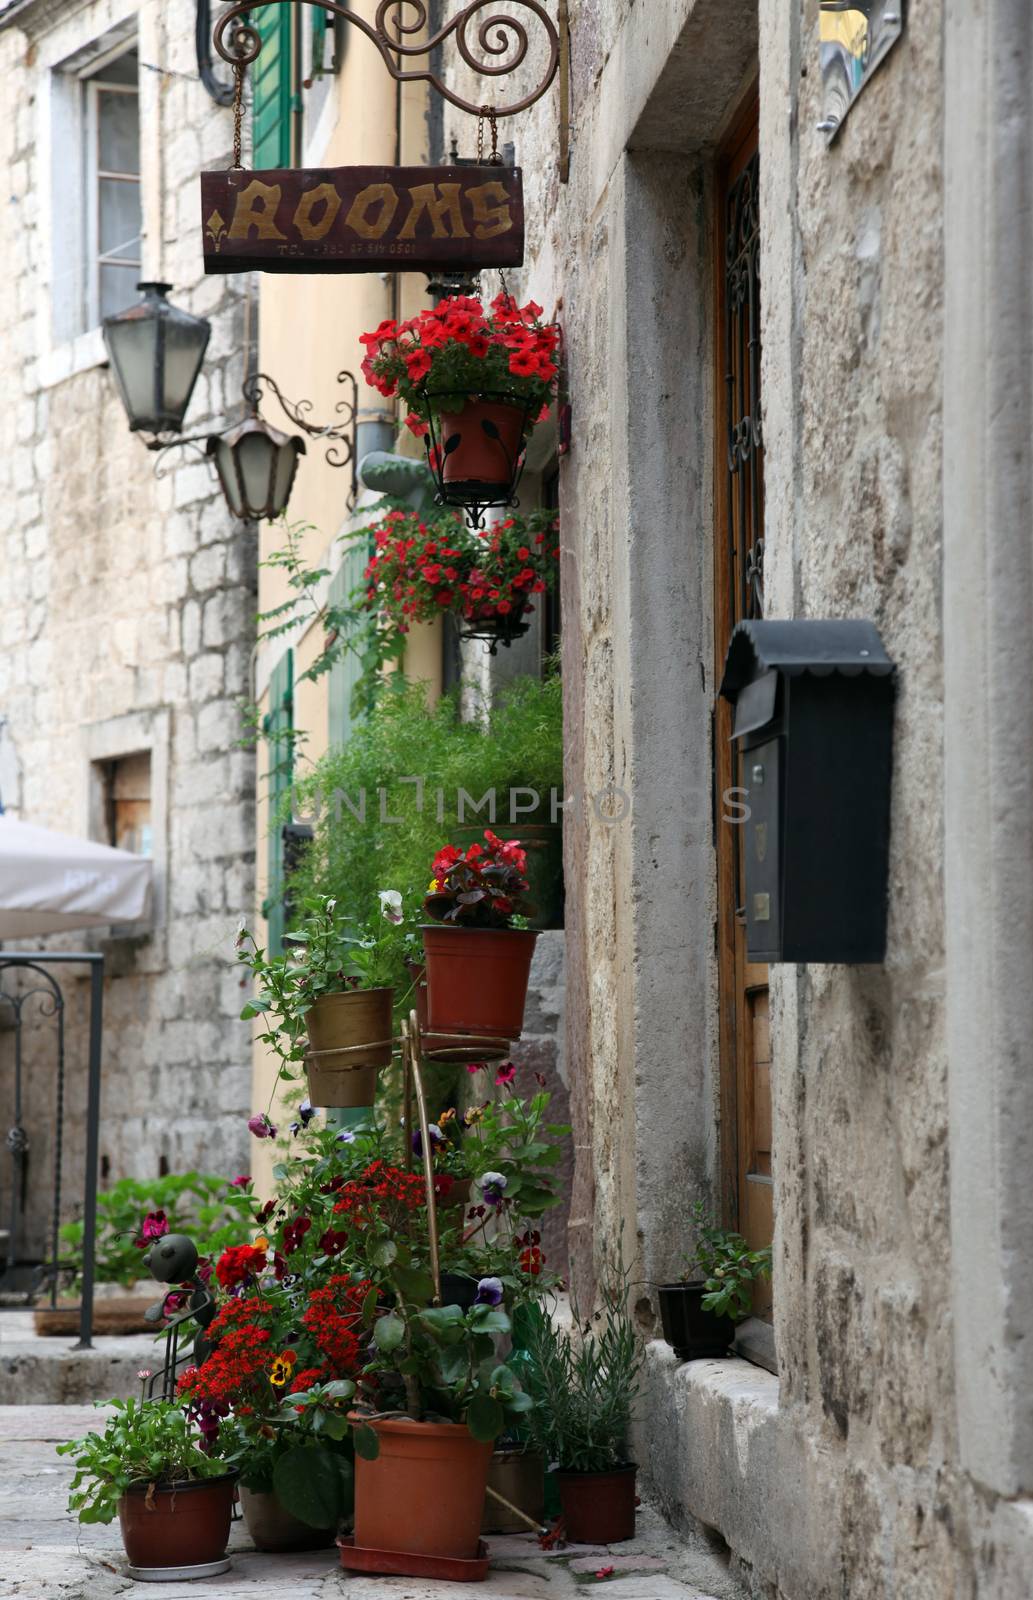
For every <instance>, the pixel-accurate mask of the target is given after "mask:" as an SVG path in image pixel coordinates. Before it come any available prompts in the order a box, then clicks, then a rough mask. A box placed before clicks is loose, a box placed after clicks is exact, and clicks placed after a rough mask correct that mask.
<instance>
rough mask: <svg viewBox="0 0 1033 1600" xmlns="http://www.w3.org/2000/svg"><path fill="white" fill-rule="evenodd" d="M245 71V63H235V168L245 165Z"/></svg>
mask: <svg viewBox="0 0 1033 1600" xmlns="http://www.w3.org/2000/svg"><path fill="white" fill-rule="evenodd" d="M244 71H245V68H244V63H243V61H235V62H234V63H233V165H234V166H235V167H242V166H243V164H244V163H243V162H242V160H241V158H240V154H241V147H242V144H243V135H242V133H241V124H242V123H243V121H244Z"/></svg>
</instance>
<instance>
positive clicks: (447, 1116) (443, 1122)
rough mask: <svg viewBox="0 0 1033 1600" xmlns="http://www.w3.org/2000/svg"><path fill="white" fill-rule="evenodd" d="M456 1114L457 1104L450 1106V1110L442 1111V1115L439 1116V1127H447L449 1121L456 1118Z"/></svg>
mask: <svg viewBox="0 0 1033 1600" xmlns="http://www.w3.org/2000/svg"><path fill="white" fill-rule="evenodd" d="M455 1114H456V1108H455V1106H449V1108H448V1110H447V1111H443V1112H442V1113H441V1115H440V1117H439V1118H438V1127H439V1128H444V1127H446V1126H447V1124H448V1123H450V1122H452V1121H453V1120H454V1118H455Z"/></svg>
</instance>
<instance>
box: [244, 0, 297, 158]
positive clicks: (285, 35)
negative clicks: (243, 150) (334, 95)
mask: <svg viewBox="0 0 1033 1600" xmlns="http://www.w3.org/2000/svg"><path fill="white" fill-rule="evenodd" d="M290 19H291V11H290V7H289V6H285V5H269V6H260V7H259V9H258V10H257V11H253V12H252V13H251V15H250V17H248V19H247V20H248V21H249V22H250V23H251V24H252V25H253V26H254V27H256V28H257V29H258V31H259V33H260V34H261V35H262V49H261V52H260V54H259V57H258V60H257V61H256V62H255V65H254V67H253V69H252V71H253V73H254V109H253V112H252V115H253V117H254V130H255V132H254V141H255V148H254V158H253V159H254V165H255V167H256V168H262V167H289V166H290V162H291V116H290V112H291V26H290Z"/></svg>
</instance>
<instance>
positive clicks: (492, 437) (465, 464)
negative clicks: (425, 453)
mask: <svg viewBox="0 0 1033 1600" xmlns="http://www.w3.org/2000/svg"><path fill="white" fill-rule="evenodd" d="M526 416H527V413H526V411H525V410H524V407H523V406H516V405H511V404H510V403H509V402H508V401H505V400H478V399H476V398H471V399H470V400H468V401H467V403H466V405H465V406H464V407H463V409H462V411H443V412H442V413H441V421H440V427H441V451H442V463H441V476H442V478H443V480H444V482H445V483H446V484H448V485H450V486H452V487H458V486H460V485H463V486H465V485H469V486H471V487H472V486H473V485H474V484H483V485H488V486H490V487H492V488H508V486H509V485H510V484H511V483H512V481H513V479H514V477H515V476H516V468H517V461H518V459H519V457H520V452H521V451H522V449H523V446H524V426H525V420H526Z"/></svg>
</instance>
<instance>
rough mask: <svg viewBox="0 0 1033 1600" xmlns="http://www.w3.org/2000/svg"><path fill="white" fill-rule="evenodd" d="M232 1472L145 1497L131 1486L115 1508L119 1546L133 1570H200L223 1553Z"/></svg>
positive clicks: (230, 1505)
mask: <svg viewBox="0 0 1033 1600" xmlns="http://www.w3.org/2000/svg"><path fill="white" fill-rule="evenodd" d="M236 1481H237V1474H236V1473H235V1472H231V1473H227V1474H226V1475H225V1477H221V1478H205V1479H203V1480H201V1481H200V1482H197V1483H181V1484H177V1485H176V1486H175V1487H174V1488H168V1489H161V1488H156V1489H154V1491H153V1492H151V1493H149V1492H148V1487H149V1486H148V1485H147V1484H145V1483H141V1484H134V1485H133V1487H132V1488H131V1489H128V1490H127V1491H126V1493H125V1494H124V1495H123V1496H122V1498H121V1500H120V1501H119V1502H118V1520H119V1522H120V1523H121V1525H122V1543H123V1544H124V1545H125V1547H126V1555H127V1556H128V1557H129V1564H130V1566H133V1567H199V1566H205V1565H207V1564H208V1563H210V1562H215V1561H218V1560H219V1559H220V1558H221V1557H222V1556H224V1555H225V1553H226V1542H227V1540H228V1539H229V1536H230V1518H231V1516H232V1514H233V1492H234V1488H235V1485H236Z"/></svg>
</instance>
